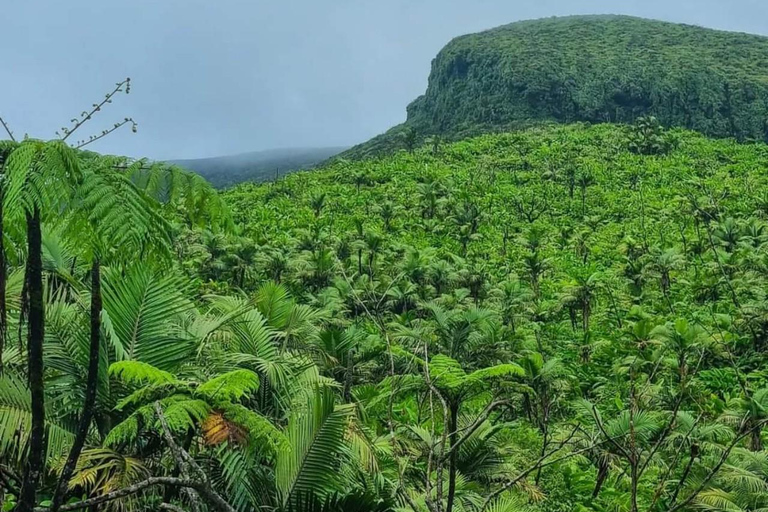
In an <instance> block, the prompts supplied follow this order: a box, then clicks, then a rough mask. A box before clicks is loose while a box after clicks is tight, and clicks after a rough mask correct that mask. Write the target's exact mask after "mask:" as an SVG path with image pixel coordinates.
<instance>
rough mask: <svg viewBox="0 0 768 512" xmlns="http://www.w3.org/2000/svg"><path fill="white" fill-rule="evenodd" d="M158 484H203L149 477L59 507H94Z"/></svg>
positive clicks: (43, 510) (40, 510) (42, 510)
mask: <svg viewBox="0 0 768 512" xmlns="http://www.w3.org/2000/svg"><path fill="white" fill-rule="evenodd" d="M156 485H169V486H172V487H188V488H192V489H194V488H196V487H200V486H201V484H200V483H199V482H193V481H191V480H184V479H183V478H176V477H172V476H155V477H150V478H147V479H146V480H142V481H141V482H138V483H135V484H133V485H129V486H128V487H123V488H122V489H118V490H116V491H112V492H109V493H107V494H102V495H101V496H96V497H94V498H89V499H87V500H83V501H78V502H77V503H68V504H66V505H62V506H61V508H59V512H69V511H70V510H80V509H84V508H88V507H92V506H94V505H99V504H101V503H106V502H108V501H114V500H117V499H120V498H125V497H126V496H130V495H132V494H136V493H137V492H140V491H143V490H144V489H148V488H149V487H154V486H156ZM49 510H50V509H49V508H48V507H37V508H35V512H48V511H49Z"/></svg>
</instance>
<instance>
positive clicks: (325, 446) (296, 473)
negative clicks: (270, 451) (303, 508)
mask: <svg viewBox="0 0 768 512" xmlns="http://www.w3.org/2000/svg"><path fill="white" fill-rule="evenodd" d="M352 412H353V408H352V406H350V405H340V406H337V405H336V403H335V399H334V396H333V393H332V392H331V391H330V390H328V389H318V390H316V391H315V393H314V396H312V397H310V398H309V399H308V400H307V403H306V404H305V408H303V410H298V411H296V412H295V413H294V415H293V416H292V417H291V419H290V421H289V424H288V430H287V437H288V443H289V446H290V450H285V451H282V452H280V453H279V454H278V458H277V464H276V467H275V478H276V483H277V487H278V489H279V491H280V495H281V500H282V502H283V503H284V504H288V503H289V502H291V501H295V500H297V499H298V497H299V496H300V495H302V494H304V493H312V494H315V495H316V496H318V497H319V498H321V499H322V498H325V497H326V496H328V495H330V494H331V493H332V492H333V491H335V490H338V488H339V485H340V483H341V482H339V473H338V467H339V465H340V464H343V463H344V462H345V459H346V458H347V457H348V449H347V447H346V445H345V443H344V435H345V433H346V432H347V428H348V425H349V421H350V417H351V414H352Z"/></svg>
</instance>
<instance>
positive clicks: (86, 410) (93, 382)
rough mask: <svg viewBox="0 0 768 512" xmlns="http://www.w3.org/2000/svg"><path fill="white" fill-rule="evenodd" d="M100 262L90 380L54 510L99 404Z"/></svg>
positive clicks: (94, 269) (95, 275)
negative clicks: (95, 408) (97, 399)
mask: <svg viewBox="0 0 768 512" xmlns="http://www.w3.org/2000/svg"><path fill="white" fill-rule="evenodd" d="M101 307H102V305H101V265H100V263H99V260H98V258H96V259H94V261H93V265H92V266H91V345H90V349H89V353H88V380H87V382H86V385H85V402H84V403H83V412H82V415H81V416H80V425H79V426H78V428H77V434H76V435H75V441H74V443H73V444H72V448H71V449H70V451H69V456H68V457H67V462H66V463H65V464H64V468H63V469H62V471H61V476H60V477H59V483H58V486H57V487H56V493H55V494H54V495H53V501H52V503H51V512H58V510H59V507H60V506H61V504H62V503H63V502H64V499H65V498H66V496H67V489H68V487H69V479H70V478H71V477H72V473H74V471H75V468H76V467H77V461H78V459H80V453H81V452H82V451H83V446H85V439H86V437H87V436H88V430H89V428H90V426H91V421H92V419H93V409H94V406H95V405H96V391H97V388H98V384H99V352H100V348H101V343H100V339H99V337H100V331H101Z"/></svg>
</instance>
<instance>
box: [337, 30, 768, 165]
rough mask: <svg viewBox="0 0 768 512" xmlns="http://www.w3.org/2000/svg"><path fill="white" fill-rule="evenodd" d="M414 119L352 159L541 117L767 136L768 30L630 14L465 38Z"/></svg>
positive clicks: (437, 62) (412, 110)
mask: <svg viewBox="0 0 768 512" xmlns="http://www.w3.org/2000/svg"><path fill="white" fill-rule="evenodd" d="M407 110H408V116H407V121H406V122H405V124H404V125H400V126H397V127H395V128H393V129H392V130H390V131H389V132H387V133H386V134H384V135H381V136H379V137H377V138H375V139H373V140H371V141H369V142H367V143H365V144H362V145H360V146H357V147H355V148H353V149H351V150H350V151H348V152H347V153H346V154H345V156H347V157H363V156H369V155H371V154H376V153H380V152H382V151H388V150H392V149H396V148H398V147H402V146H403V140H404V139H406V138H408V137H407V133H408V132H410V131H411V130H413V131H414V132H415V133H416V135H417V139H421V140H423V139H424V138H425V137H427V136H429V135H432V134H440V135H442V136H445V137H447V138H451V139H460V138H463V137H465V136H470V135H474V134H478V133H483V132H492V131H503V130H506V129H516V128H521V127H525V126H529V125H531V124H539V123H542V122H557V123H568V122H575V121H586V122H591V123H601V122H617V123H626V122H632V121H633V120H635V119H636V118H638V117H640V116H645V115H654V116H656V117H657V118H658V119H659V120H660V121H661V123H662V124H664V125H667V126H681V127H686V128H690V129H693V130H696V131H699V132H702V133H704V134H707V135H711V136H715V137H731V136H732V137H735V138H737V139H740V140H746V139H759V140H768V121H767V120H768V38H766V37H762V36H757V35H750V34H743V33H734V32H723V31H718V30H712V29H707V28H701V27H696V26H690V25H681V24H675V23H668V22H661V21H654V20H647V19H641V18H634V17H628V16H613V15H608V16H569V17H559V18H548V19H541V20H531V21H522V22H517V23H512V24H510V25H505V26H502V27H498V28H495V29H492V30H488V31H485V32H480V33H477V34H471V35H466V36H462V37H458V38H456V39H454V40H453V41H451V42H450V43H449V44H448V45H447V46H446V47H445V48H443V50H442V51H441V52H440V53H439V54H438V55H437V57H436V58H435V59H434V61H433V62H432V71H431V73H430V76H429V84H428V87H427V91H426V93H425V94H424V95H423V96H421V97H419V98H417V99H416V100H415V101H414V102H412V103H411V104H410V105H409V106H408V109H407Z"/></svg>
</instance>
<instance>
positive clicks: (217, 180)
mask: <svg viewBox="0 0 768 512" xmlns="http://www.w3.org/2000/svg"><path fill="white" fill-rule="evenodd" d="M345 149H346V148H345V147H326V148H286V149H269V150H265V151H252V152H249V153H241V154H237V155H227V156H219V157H211V158H197V159H185V160H169V161H168V162H169V163H172V164H175V165H178V166H180V167H183V168H185V169H188V170H190V171H193V172H196V173H197V174H199V175H201V176H202V177H204V178H205V179H207V180H208V181H209V182H210V183H211V184H212V185H213V186H215V187H217V188H226V187H231V186H233V185H237V184H238V183H243V182H246V181H255V182H259V181H267V180H271V179H274V178H275V177H276V176H278V175H280V176H282V175H284V174H288V173H291V172H295V171H299V170H303V169H309V168H312V167H314V166H316V165H318V164H319V163H321V162H324V161H325V160H328V159H329V158H331V157H332V156H334V155H337V154H338V153H340V152H342V151H344V150H345Z"/></svg>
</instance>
